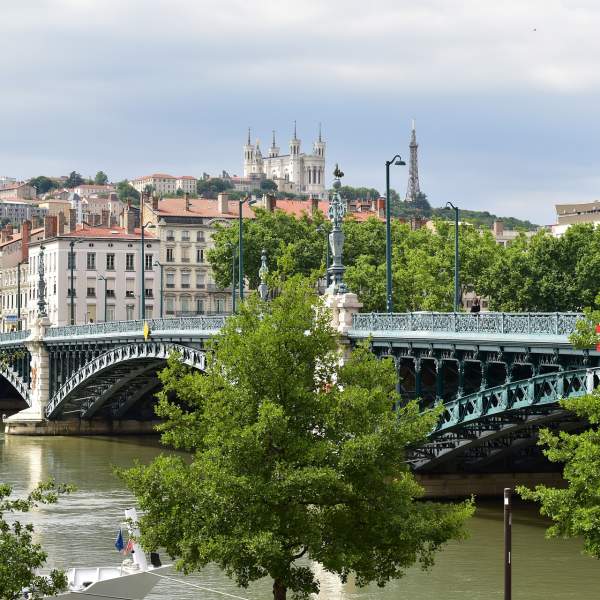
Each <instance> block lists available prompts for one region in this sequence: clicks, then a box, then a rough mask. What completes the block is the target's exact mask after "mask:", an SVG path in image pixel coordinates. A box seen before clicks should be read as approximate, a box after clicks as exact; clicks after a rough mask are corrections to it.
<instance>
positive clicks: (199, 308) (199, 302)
mask: <svg viewBox="0 0 600 600" xmlns="http://www.w3.org/2000/svg"><path fill="white" fill-rule="evenodd" d="M196 312H197V313H198V314H199V315H202V314H204V298H196Z"/></svg>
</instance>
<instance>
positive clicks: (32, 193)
mask: <svg viewBox="0 0 600 600" xmlns="http://www.w3.org/2000/svg"><path fill="white" fill-rule="evenodd" d="M35 198H36V189H35V188H34V187H33V186H31V185H29V184H27V183H13V184H9V185H5V186H3V187H1V188H0V200H35Z"/></svg>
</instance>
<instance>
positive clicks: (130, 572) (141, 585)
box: [23, 508, 170, 600]
mask: <svg viewBox="0 0 600 600" xmlns="http://www.w3.org/2000/svg"><path fill="white" fill-rule="evenodd" d="M125 516H126V518H127V519H129V522H130V523H132V524H133V526H132V525H129V534H130V535H135V536H136V537H138V536H139V531H138V530H137V527H136V526H135V523H136V522H137V514H136V511H135V509H134V508H132V509H129V510H126V511H125ZM169 567H170V565H165V566H162V565H161V563H160V558H159V557H158V554H155V553H152V554H151V556H150V563H148V559H147V558H146V555H145V553H144V551H143V550H142V548H141V547H140V546H139V544H138V543H137V542H133V552H132V558H128V559H126V560H124V561H123V563H122V564H121V565H118V566H114V567H76V568H73V569H69V570H68V571H67V573H66V574H67V579H68V587H67V591H65V592H62V593H60V594H58V595H56V596H48V597H47V598H46V600H51V599H52V600H75V599H77V600H83V599H84V598H90V599H92V598H93V599H94V600H114V599H115V598H119V599H121V600H142V599H143V598H145V597H146V596H147V595H148V594H149V593H150V592H151V591H152V588H153V587H154V586H155V585H156V584H157V583H158V582H159V581H160V579H161V577H160V575H159V574H160V572H161V571H164V570H165V569H168V568H169ZM27 597H28V596H27V591H24V593H23V598H24V599H26V598H27Z"/></svg>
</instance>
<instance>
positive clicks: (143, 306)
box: [140, 192, 154, 321]
mask: <svg viewBox="0 0 600 600" xmlns="http://www.w3.org/2000/svg"><path fill="white" fill-rule="evenodd" d="M146 196H147V195H146V194H145V193H144V192H142V194H141V196H140V232H141V243H142V252H141V256H142V289H141V293H140V319H141V320H142V321H145V320H146V260H145V255H144V252H145V238H144V231H145V230H146V227H149V226H150V227H154V223H153V222H152V221H148V222H147V223H144V200H145V199H146ZM148 197H149V194H148ZM150 270H152V269H150Z"/></svg>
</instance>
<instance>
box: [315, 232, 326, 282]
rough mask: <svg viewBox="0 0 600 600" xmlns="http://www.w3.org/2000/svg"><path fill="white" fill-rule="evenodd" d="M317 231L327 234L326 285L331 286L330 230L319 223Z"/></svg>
mask: <svg viewBox="0 0 600 600" xmlns="http://www.w3.org/2000/svg"><path fill="white" fill-rule="evenodd" d="M317 231H318V232H319V233H322V234H323V235H324V236H325V248H326V250H325V287H329V231H327V228H326V227H324V226H323V225H319V226H318V227H317Z"/></svg>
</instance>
